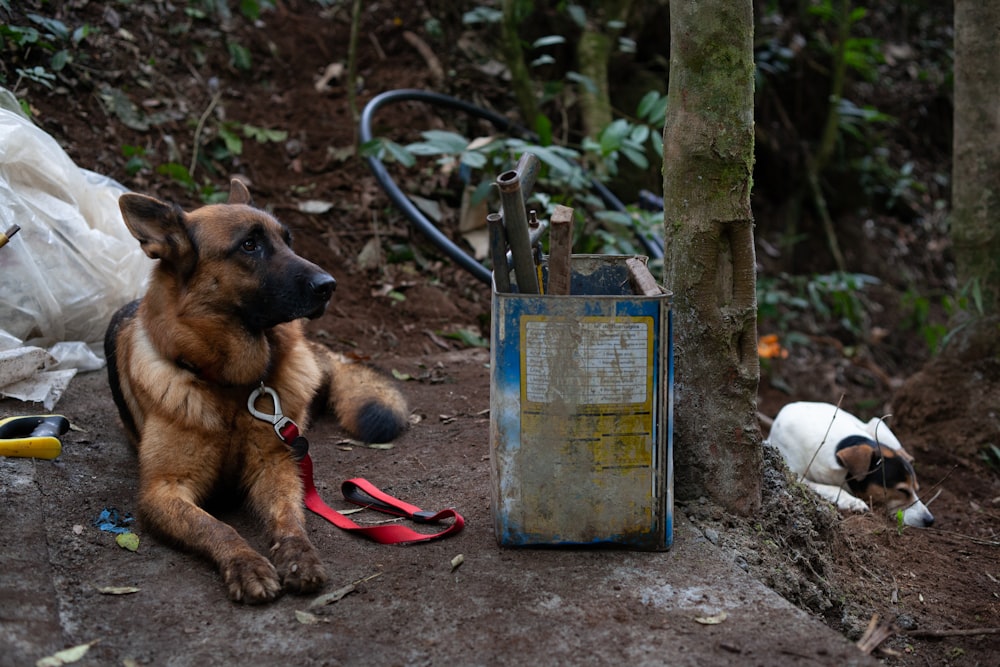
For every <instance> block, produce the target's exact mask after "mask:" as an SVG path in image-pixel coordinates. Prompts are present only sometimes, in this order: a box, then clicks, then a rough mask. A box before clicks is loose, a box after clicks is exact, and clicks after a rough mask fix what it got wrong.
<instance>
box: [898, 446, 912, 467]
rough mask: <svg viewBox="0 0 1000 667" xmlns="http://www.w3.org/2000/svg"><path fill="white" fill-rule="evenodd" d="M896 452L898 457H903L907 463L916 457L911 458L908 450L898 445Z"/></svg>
mask: <svg viewBox="0 0 1000 667" xmlns="http://www.w3.org/2000/svg"><path fill="white" fill-rule="evenodd" d="M896 453H897V454H898V455H899V458H901V459H903V460H904V461H906V462H907V463H910V464H912V463H913V462H914V461H915V460H916V459H914V458H913V456H912V455H911V454H910V453H909V452H908V451H906V450H905V449H903V448H902V447H900V448H899V449H897V450H896Z"/></svg>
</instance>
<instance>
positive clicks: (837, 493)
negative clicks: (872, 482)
mask: <svg viewBox="0 0 1000 667" xmlns="http://www.w3.org/2000/svg"><path fill="white" fill-rule="evenodd" d="M802 483H803V484H805V485H806V486H808V487H809V488H810V489H812V490H813V491H814V492H815V493H816V495H818V496H820V497H821V498H824V499H826V500H829V501H830V502H831V503H833V504H835V505H836V506H837V507H839V508H840V509H842V510H847V511H850V512H867V511H868V509H869V508H868V503H866V502H865V501H863V500H861V499H860V498H857V497H855V496H852V495H851V494H850V493H848V492H847V491H845V490H844V489H842V488H841V487H839V486H834V485H833V484H820V483H819V482H813V481H811V480H808V479H805V480H802Z"/></svg>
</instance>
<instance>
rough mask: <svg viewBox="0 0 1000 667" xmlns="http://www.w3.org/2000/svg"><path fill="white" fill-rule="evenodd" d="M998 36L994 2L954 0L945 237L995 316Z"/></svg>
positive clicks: (999, 199) (998, 291)
mask: <svg viewBox="0 0 1000 667" xmlns="http://www.w3.org/2000/svg"><path fill="white" fill-rule="evenodd" d="M998 35H1000V4H998V3H995V2H956V3H955V104H954V107H955V116H954V131H955V134H954V140H953V141H954V144H953V148H952V151H953V153H952V157H953V162H952V213H951V239H952V242H953V243H954V246H955V264H956V268H957V269H958V281H959V286H960V287H963V288H964V287H967V286H971V285H973V284H974V283H975V284H978V289H979V291H980V293H981V295H982V306H983V314H984V315H988V316H1000V115H998V114H997V106H998V105H1000V79H998V78H997V72H998V71H1000V48H998V47H1000V44H998V37H997V36H998ZM994 326H995V325H994ZM994 333H996V332H994Z"/></svg>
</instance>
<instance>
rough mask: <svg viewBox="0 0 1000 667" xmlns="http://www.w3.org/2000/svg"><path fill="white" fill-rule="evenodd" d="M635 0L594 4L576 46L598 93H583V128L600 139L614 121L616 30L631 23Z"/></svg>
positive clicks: (583, 69)
mask: <svg viewBox="0 0 1000 667" xmlns="http://www.w3.org/2000/svg"><path fill="white" fill-rule="evenodd" d="M631 7H632V0H602V1H601V2H593V3H591V6H589V7H588V10H587V24H586V25H585V26H583V32H582V33H581V34H580V38H579V41H577V43H576V60H577V63H578V64H579V67H580V74H582V75H584V76H585V77H587V78H588V79H590V80H591V81H593V82H594V88H595V89H596V90H595V91H594V92H591V91H589V90H587V89H585V88H583V89H581V92H580V108H581V121H582V122H581V124H582V126H583V133H584V134H585V135H586V136H589V137H594V138H596V137H597V136H598V135H600V133H601V131H603V130H604V128H605V127H607V126H608V125H610V124H611V121H612V120H614V116H613V114H612V109H611V85H610V83H609V81H608V63H609V62H610V60H611V54H612V53H614V50H615V46H616V44H617V40H618V35H619V33H620V32H621V31H620V30H619V29H618V28H615V27H613V26H614V25H615V24H624V23H625V22H626V20H627V19H628V15H629V10H630V9H631Z"/></svg>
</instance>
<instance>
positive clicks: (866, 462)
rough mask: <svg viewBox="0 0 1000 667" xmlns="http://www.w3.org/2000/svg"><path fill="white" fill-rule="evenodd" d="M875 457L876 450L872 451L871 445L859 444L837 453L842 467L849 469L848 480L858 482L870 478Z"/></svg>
mask: <svg viewBox="0 0 1000 667" xmlns="http://www.w3.org/2000/svg"><path fill="white" fill-rule="evenodd" d="M874 455H875V450H874V449H872V447H871V445H869V444H866V443H858V444H856V445H851V446H850V447H844V448H843V449H841V450H840V451H839V452H837V460H838V461H840V465H842V466H844V467H845V468H847V473H848V477H847V478H848V479H849V480H858V479H864V478H865V477H867V476H868V470H869V468H871V464H872V456H874Z"/></svg>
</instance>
